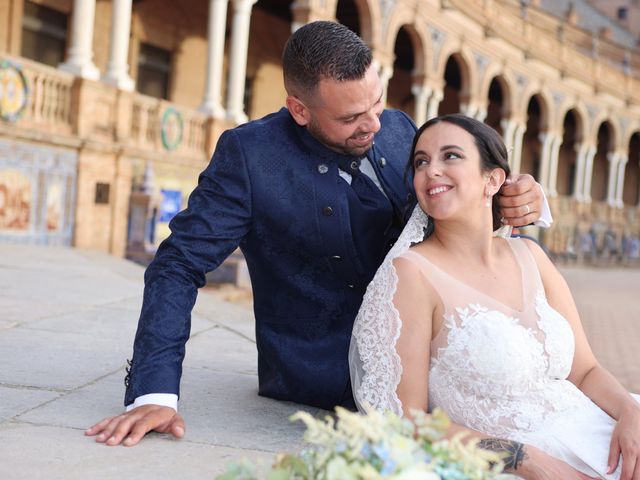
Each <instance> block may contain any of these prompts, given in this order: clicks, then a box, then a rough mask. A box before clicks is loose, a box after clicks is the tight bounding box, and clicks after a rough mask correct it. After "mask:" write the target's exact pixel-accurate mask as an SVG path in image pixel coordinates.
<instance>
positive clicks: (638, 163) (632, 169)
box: [622, 132, 640, 207]
mask: <svg viewBox="0 0 640 480" xmlns="http://www.w3.org/2000/svg"><path fill="white" fill-rule="evenodd" d="M622 201H623V202H624V204H625V205H627V206H630V207H631V206H636V205H640V132H636V133H634V134H633V136H632V137H631V140H630V141H629V160H628V161H627V166H626V168H625V171H624V189H623V190H622Z"/></svg>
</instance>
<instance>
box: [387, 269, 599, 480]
mask: <svg viewBox="0 0 640 480" xmlns="http://www.w3.org/2000/svg"><path fill="white" fill-rule="evenodd" d="M394 267H395V269H396V273H397V275H398V284H397V289H396V293H395V296H394V298H393V303H394V305H395V307H396V308H397V309H398V313H399V314H400V318H401V319H402V328H401V331H400V337H399V338H398V341H397V343H396V349H397V352H398V355H399V357H400V362H401V364H402V376H401V378H400V383H399V384H398V387H397V390H396V393H397V395H398V398H399V399H400V401H401V403H402V409H403V411H404V412H405V415H407V416H410V414H411V411H412V410H422V411H427V407H428V405H427V403H428V393H429V391H428V390H429V361H430V344H431V338H432V334H433V319H434V318H437V317H440V318H441V317H442V308H441V305H440V298H439V296H438V294H437V293H436V291H435V290H434V288H433V287H432V286H431V285H430V284H429V282H428V281H427V280H426V279H425V277H424V276H423V275H422V273H421V272H420V270H419V268H418V267H417V266H415V265H414V264H413V263H412V262H410V261H409V260H407V259H405V258H396V259H395V260H394ZM436 316H437V317H436ZM460 432H464V433H465V434H466V439H467V440H470V439H472V438H479V439H480V444H479V445H480V447H481V448H484V449H487V450H491V451H494V452H496V453H498V454H500V455H501V456H502V458H503V461H504V463H505V472H508V473H514V474H517V475H518V476H520V477H522V478H525V479H530V480H556V479H558V478H562V479H564V480H570V479H574V478H575V479H588V478H590V477H588V476H586V475H583V474H581V473H579V472H577V471H576V470H574V469H573V468H572V467H570V466H569V465H567V464H566V463H564V462H561V461H560V460H557V459H555V458H553V457H551V456H549V455H547V454H545V453H544V452H542V451H541V450H538V449H537V448H535V447H532V446H530V445H524V444H522V443H519V442H515V441H511V440H503V439H498V438H493V437H489V436H488V435H486V434H483V433H481V432H478V431H476V430H471V429H468V428H466V427H463V426H462V425H458V424H456V423H453V422H452V423H451V426H450V428H449V431H448V432H447V436H448V437H450V436H453V435H455V434H457V433H460Z"/></svg>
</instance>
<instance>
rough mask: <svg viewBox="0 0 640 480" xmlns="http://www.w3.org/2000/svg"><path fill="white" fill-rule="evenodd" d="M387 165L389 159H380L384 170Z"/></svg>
mask: <svg viewBox="0 0 640 480" xmlns="http://www.w3.org/2000/svg"><path fill="white" fill-rule="evenodd" d="M386 164H387V159H386V158H384V157H380V166H381V167H382V168H384V167H385V165H386Z"/></svg>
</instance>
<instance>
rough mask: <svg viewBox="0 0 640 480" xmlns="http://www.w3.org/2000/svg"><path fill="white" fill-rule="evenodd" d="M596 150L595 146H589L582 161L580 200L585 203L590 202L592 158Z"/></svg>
mask: <svg viewBox="0 0 640 480" xmlns="http://www.w3.org/2000/svg"><path fill="white" fill-rule="evenodd" d="M597 150H598V149H597V148H596V146H595V145H590V146H589V149H588V150H587V153H586V155H585V161H584V180H583V189H582V199H583V201H585V202H591V177H592V176H593V158H594V157H595V156H596V151H597Z"/></svg>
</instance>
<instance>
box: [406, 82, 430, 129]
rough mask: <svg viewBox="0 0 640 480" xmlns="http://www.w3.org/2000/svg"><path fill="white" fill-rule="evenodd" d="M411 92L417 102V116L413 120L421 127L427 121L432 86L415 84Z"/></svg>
mask: <svg viewBox="0 0 640 480" xmlns="http://www.w3.org/2000/svg"><path fill="white" fill-rule="evenodd" d="M411 93H412V94H413V98H414V102H415V109H414V111H415V115H414V117H415V118H414V119H413V120H414V121H415V122H416V125H417V126H418V127H419V126H420V125H422V124H423V123H424V122H426V121H427V109H428V105H427V103H428V101H429V97H430V96H431V88H430V87H427V86H426V85H414V86H412V87H411Z"/></svg>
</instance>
